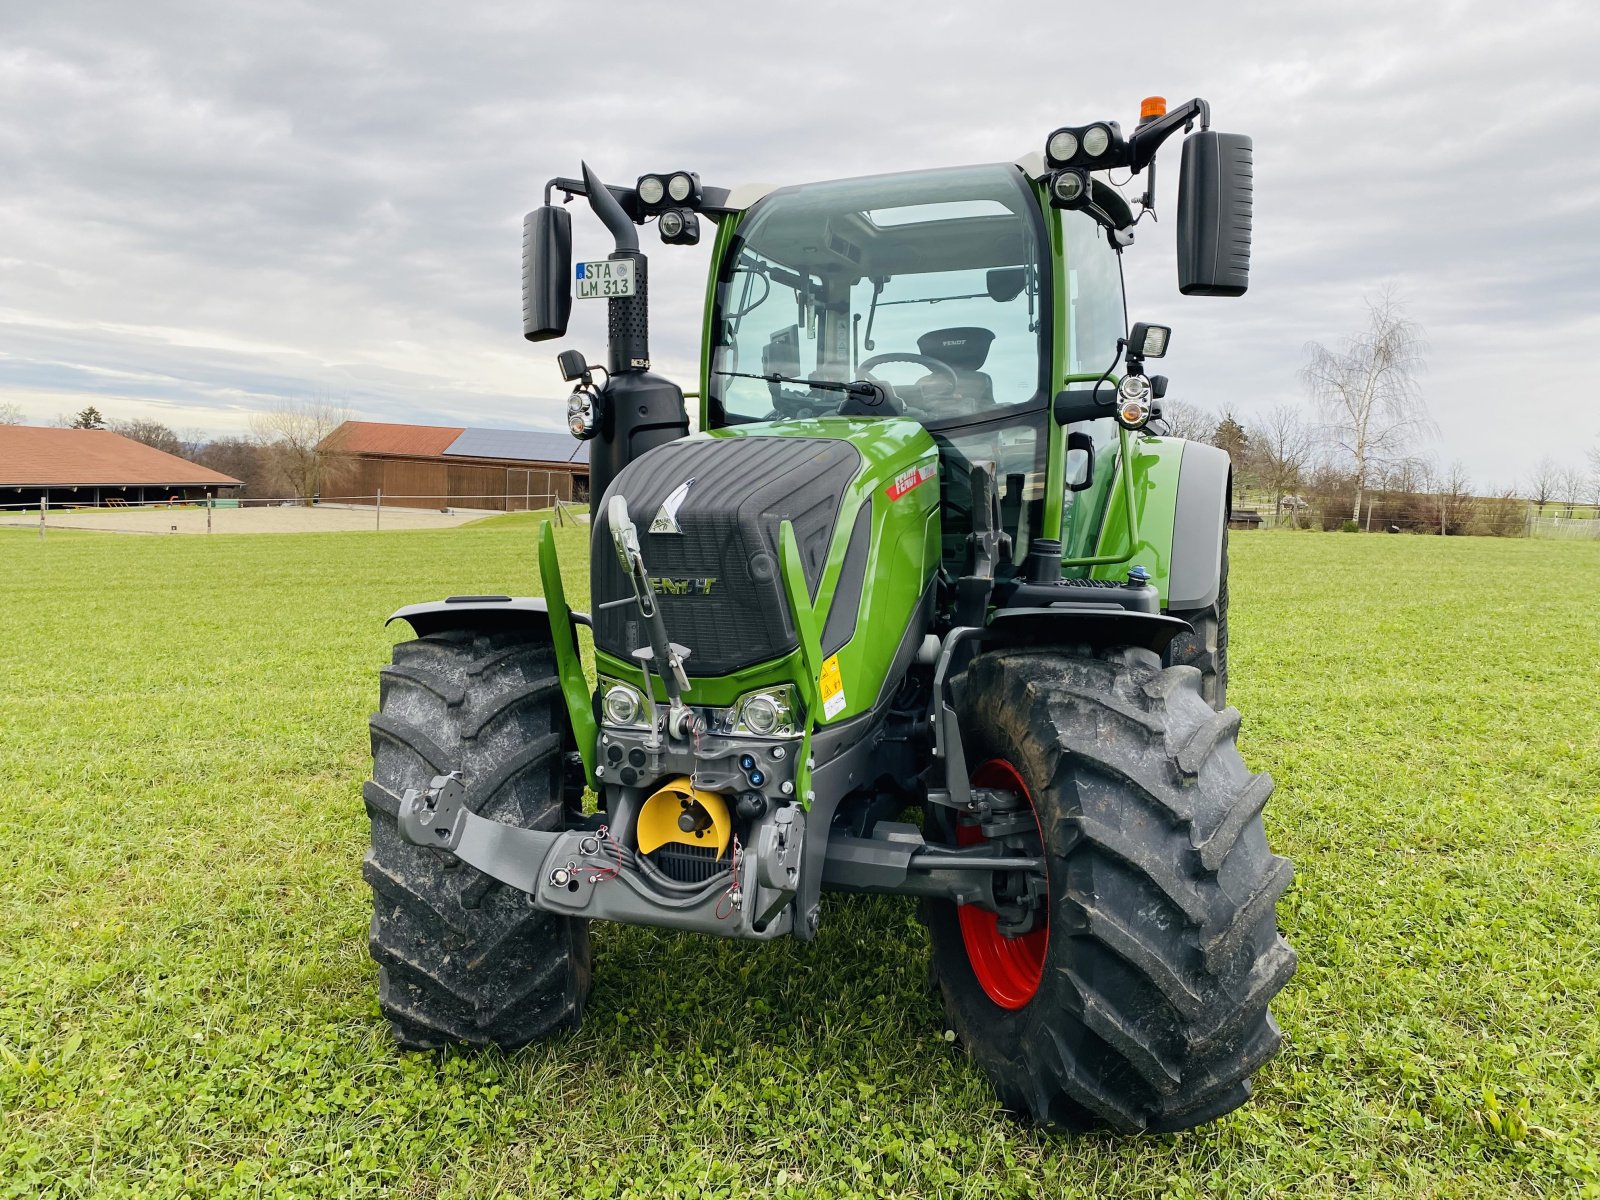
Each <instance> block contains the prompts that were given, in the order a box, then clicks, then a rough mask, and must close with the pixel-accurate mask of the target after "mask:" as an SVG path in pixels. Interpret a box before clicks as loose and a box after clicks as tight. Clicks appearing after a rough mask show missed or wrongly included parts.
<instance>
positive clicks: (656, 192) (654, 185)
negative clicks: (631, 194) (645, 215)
mask: <svg viewBox="0 0 1600 1200" xmlns="http://www.w3.org/2000/svg"><path fill="white" fill-rule="evenodd" d="M638 192H639V202H640V203H641V204H643V205H645V206H646V207H654V206H655V205H657V204H660V203H661V201H662V200H664V199H665V198H666V194H667V189H666V185H665V184H663V183H662V182H661V180H660V178H659V177H657V176H655V175H644V176H641V177H640V179H639V186H638Z"/></svg>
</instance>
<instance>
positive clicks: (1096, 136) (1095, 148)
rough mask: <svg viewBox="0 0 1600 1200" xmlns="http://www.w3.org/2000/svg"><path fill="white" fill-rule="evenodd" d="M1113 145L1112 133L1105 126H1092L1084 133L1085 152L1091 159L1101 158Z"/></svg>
mask: <svg viewBox="0 0 1600 1200" xmlns="http://www.w3.org/2000/svg"><path fill="white" fill-rule="evenodd" d="M1109 145H1111V131H1110V130H1109V129H1107V128H1106V127H1105V126H1104V125H1091V126H1089V128H1087V129H1085V130H1084V131H1083V152H1084V153H1085V154H1087V155H1088V156H1089V157H1090V158H1099V157H1100V156H1101V155H1102V154H1104V153H1105V152H1106V147H1107V146H1109Z"/></svg>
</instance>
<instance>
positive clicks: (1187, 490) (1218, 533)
mask: <svg viewBox="0 0 1600 1200" xmlns="http://www.w3.org/2000/svg"><path fill="white" fill-rule="evenodd" d="M1232 470H1233V463H1232V461H1231V460H1230V459H1229V458H1228V455H1227V452H1226V451H1223V450H1218V449H1217V448H1216V447H1215V446H1203V445H1201V444H1200V443H1198V442H1186V443H1185V444H1184V447H1183V460H1182V462H1180V463H1179V466H1178V510H1177V512H1176V514H1175V515H1174V516H1173V519H1172V571H1171V573H1170V575H1169V576H1168V578H1167V608H1168V609H1169V610H1172V611H1178V610H1187V609H1193V608H1204V607H1205V606H1206V605H1208V604H1211V603H1213V602H1214V601H1215V600H1216V598H1217V589H1218V588H1219V587H1220V586H1221V583H1222V534H1223V531H1224V530H1225V529H1227V527H1228V477H1229V474H1230V473H1231V472H1232Z"/></svg>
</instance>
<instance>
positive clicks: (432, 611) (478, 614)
mask: <svg viewBox="0 0 1600 1200" xmlns="http://www.w3.org/2000/svg"><path fill="white" fill-rule="evenodd" d="M577 615H578V614H574V616H575V617H576V616H577ZM396 621H404V622H406V623H407V624H408V625H410V626H411V628H412V629H413V630H415V631H416V634H417V636H418V637H427V636H428V635H429V634H430V633H438V632H440V631H441V630H445V629H483V630H486V631H498V630H502V629H521V630H526V631H528V632H529V633H537V634H542V635H543V636H545V637H547V638H548V637H549V636H550V606H549V604H548V603H546V601H545V598H544V597H543V596H515V597H513V596H447V597H446V598H445V599H443V600H433V601H430V602H428V603H426V604H408V605H406V606H405V607H404V608H400V609H396V610H395V611H394V612H392V613H390V614H389V618H388V620H386V621H384V624H385V625H392V624H394V622H396Z"/></svg>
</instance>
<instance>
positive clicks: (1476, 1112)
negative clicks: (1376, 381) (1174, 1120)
mask: <svg viewBox="0 0 1600 1200" xmlns="http://www.w3.org/2000/svg"><path fill="white" fill-rule="evenodd" d="M583 537H584V531H580V530H573V529H568V530H565V531H563V532H562V534H561V540H562V543H563V551H564V553H565V554H566V556H567V561H568V563H569V564H571V566H572V568H573V575H572V578H571V580H570V582H569V588H572V589H581V584H582V579H583V573H584V565H583V563H584V556H583V553H582V538H583ZM533 542H534V539H533V531H532V529H531V528H529V527H527V526H525V525H522V524H520V523H519V522H515V521H513V522H511V523H509V524H501V525H491V526H488V527H482V528H476V529H466V530H453V531H447V532H439V533H388V534H314V535H305V536H254V537H224V536H215V537H210V538H119V537H111V536H90V535H85V536H82V537H75V538H68V537H60V538H57V537H56V536H55V535H52V536H51V537H50V539H49V540H47V541H45V542H42V543H41V542H39V541H38V540H37V539H36V538H35V537H34V536H32V535H31V534H28V533H26V532H25V531H0V565H3V572H0V579H3V580H4V583H3V588H4V592H3V595H0V601H3V607H0V612H3V614H4V616H3V626H0V628H3V637H0V780H3V784H0V788H3V791H0V797H3V800H4V803H3V810H4V812H5V814H6V816H7V817H8V818H10V820H11V823H10V825H9V826H7V828H8V829H9V831H10V834H9V836H8V837H7V838H6V843H7V846H6V849H5V850H4V851H3V852H0V860H3V876H0V879H3V882H0V929H3V931H4V932H3V934H0V1195H5V1196H13V1195H15V1196H30V1197H31V1196H52V1195H73V1196H77V1195H97V1196H99V1195H104V1196H121V1195H131V1194H141V1195H142V1194H149V1195H161V1196H176V1195H182V1194H193V1195H240V1196H301V1195H317V1196H323V1195H325V1196H340V1197H343V1196H365V1195H398V1196H416V1197H445V1196H450V1197H474V1198H481V1197H490V1196H497V1195H500V1194H502V1193H503V1194H508V1195H522V1194H531V1195H550V1196H556V1195H560V1196H612V1195H619V1194H623V1195H630V1196H640V1197H646V1196H648V1197H656V1196H680V1195H681V1196H700V1195H736V1196H745V1195H755V1194H759V1195H767V1194H772V1195H789V1196H802V1195H813V1194H819V1195H847V1194H865V1195H905V1196H927V1195H945V1194H949V1195H963V1196H1014V1197H1038V1196H1054V1195H1064V1196H1085V1197H1091V1196H1092V1197H1101V1196H1114V1197H1119V1198H1123V1197H1149V1198H1152V1200H1153V1198H1156V1197H1171V1198H1180V1197H1190V1196H1207V1197H1213V1196H1229V1197H1232V1196H1279V1195H1282V1196H1292V1197H1295V1198H1296V1200H1304V1198H1307V1197H1315V1196H1329V1195H1333V1196H1343V1195H1363V1196H1396V1197H1408V1198H1409V1197H1419V1196H1422V1197H1433V1196H1450V1197H1501V1196H1572V1195H1578V1196H1590V1197H1595V1196H1600V1017H1597V1013H1596V996H1597V993H1600V948H1597V936H1600V934H1597V931H1600V859H1597V847H1600V703H1597V698H1600V671H1597V666H1596V653H1597V648H1600V610H1597V606H1596V602H1595V597H1596V596H1597V595H1600V544H1596V545H1591V544H1586V543H1584V544H1568V543H1550V542H1528V541H1489V540H1483V541H1480V540H1471V539H1448V540H1447V539H1440V538H1421V537H1418V538H1410V537H1396V538H1379V537H1343V536H1339V535H1332V534H1329V535H1310V534H1288V535H1272V534H1253V535H1248V534H1241V535H1237V536H1236V537H1235V538H1234V543H1233V545H1234V556H1233V557H1234V581H1233V603H1234V606H1235V607H1234V612H1233V629H1234V642H1233V651H1234V654H1233V670H1234V672H1235V675H1234V680H1233V684H1232V692H1231V698H1232V699H1233V700H1234V702H1235V703H1237V704H1238V705H1239V707H1240V708H1241V709H1243V711H1244V713H1245V726H1244V748H1245V753H1246V757H1247V758H1248V759H1250V760H1251V762H1252V764H1253V765H1254V766H1256V767H1257V768H1265V769H1269V770H1271V771H1272V773H1273V774H1274V775H1275V776H1276V777H1277V780H1278V785H1279V790H1278V796H1277V798H1276V800H1275V801H1274V802H1273V804H1272V806H1271V807H1269V809H1268V827H1269V831H1270V834H1271V836H1272V838H1273V840H1274V842H1275V845H1276V848H1277V849H1278V850H1280V851H1281V852H1283V853H1286V854H1288V855H1290V856H1292V857H1293V858H1294V860H1295V861H1296V863H1297V865H1298V868H1299V877H1298V882H1297V883H1296V885H1295V887H1294V889H1293V890H1292V891H1291V892H1290V893H1289V895H1288V896H1287V897H1286V899H1285V902H1284V905H1283V908H1282V918H1283V922H1284V925H1285V926H1286V929H1287V933H1288V936H1289V937H1290V939H1291V940H1292V941H1293V942H1294V943H1295V945H1296V946H1297V947H1298V949H1299V951H1300V954H1301V967H1300V973H1299V975H1298V976H1297V977H1296V978H1295V980H1294V981H1293V982H1292V983H1291V984H1290V985H1289V987H1288V989H1287V990H1286V991H1285V993H1284V994H1283V996H1282V997H1281V998H1280V999H1279V1001H1278V1003H1277V1005H1276V1012H1277V1016H1278V1020H1279V1022H1280V1023H1281V1024H1282V1026H1283V1028H1284V1030H1285V1032H1286V1034H1287V1043H1286V1047H1285V1050H1284V1053H1283V1054H1282V1055H1281V1056H1280V1057H1279V1058H1278V1059H1277V1060H1276V1061H1275V1062H1273V1063H1272V1064H1271V1065H1270V1066H1269V1067H1268V1068H1267V1069H1266V1070H1265V1072H1264V1073H1263V1074H1262V1076H1261V1077H1260V1079H1259V1082H1258V1089H1257V1098H1256V1100H1255V1101H1254V1102H1253V1103H1252V1104H1250V1105H1248V1106H1246V1107H1245V1108H1244V1109H1241V1110H1240V1111H1238V1112H1236V1113H1234V1114H1233V1115H1231V1116H1229V1117H1227V1118H1226V1119H1224V1120H1223V1121H1221V1122H1219V1123H1217V1124H1215V1125H1213V1126H1211V1127H1208V1128H1206V1129H1203V1130H1201V1131H1199V1132H1195V1133H1190V1134H1186V1135H1182V1136H1172V1137H1152V1138H1144V1139H1135V1140H1125V1139H1115V1138H1110V1137H1098V1136H1097V1137H1088V1138H1080V1139H1075V1140H1074V1139H1060V1138H1052V1137H1046V1136H1041V1135H1038V1134H1036V1133H1034V1132H1032V1131H1030V1130H1029V1129H1026V1128H1023V1127H1020V1126H1018V1125H1016V1124H1014V1123H1012V1122H1011V1121H1009V1120H1007V1119H1006V1118H1004V1117H1002V1116H1001V1115H1000V1114H999V1113H998V1112H997V1111H996V1110H995V1107H994V1103H993V1101H992V1098H991V1095H990V1092H989V1089H988V1087H987V1085H986V1084H985V1082H984V1080H983V1079H982V1078H981V1077H980V1076H979V1075H978V1073H977V1072H976V1071H975V1070H974V1069H973V1068H972V1067H970V1066H969V1065H968V1064H967V1063H966V1061H965V1060H964V1059H963V1058H962V1057H961V1055H960V1052H959V1050H958V1049H957V1048H956V1047H953V1046H951V1045H950V1044H948V1043H947V1042H946V1041H945V1040H944V1037H943V1026H942V1024H941V1022H940V1019H939V1012H938V1008H937V1004H936V1001H935V999H934V998H933V997H932V996H931V995H930V994H929V992H928V991H927V989H926V973H927V954H926V949H925V944H924V939H923V936H922V933H921V931H920V927H919V926H918V925H917V924H916V923H915V921H914V919H913V910H912V908H911V906H910V904H909V903H906V902H899V901H895V900H888V899H868V898H849V899H844V898H831V899H830V901H829V903H828V904H827V906H826V909H825V915H824V925H823V933H822V936H821V937H820V938H819V939H818V941H817V942H815V943H814V944H811V945H802V944H800V943H797V942H785V943H782V944H775V945H770V946H748V945H741V944H737V943H729V942H722V941H716V940H712V939H700V938H693V937H688V936H682V935H673V934H667V933H658V932H655V931H652V930H646V929H627V928H617V927H602V928H597V929H596V930H595V954H596V976H595V989H594V993H593V997H592V1000H591V1004H590V1008H589V1014H588V1023H587V1026H586V1027H585V1029H584V1030H583V1031H582V1032H581V1033H579V1034H576V1035H570V1036H566V1037H563V1038H561V1039H559V1040H557V1041H555V1042H552V1043H550V1044H546V1045H542V1046H538V1047H535V1048H531V1049H527V1050H524V1051H521V1052H519V1053H516V1054H513V1055H511V1056H509V1057H508V1056H503V1055H500V1054H498V1053H488V1054H477V1055H469V1056H455V1057H449V1058H446V1059H444V1060H443V1061H440V1060H439V1059H436V1058H433V1057H428V1056H410V1057H407V1056H401V1055H398V1054H396V1053H395V1052H394V1050H393V1049H392V1048H391V1047H390V1045H389V1043H388V1040H387V1034H386V1032H385V1030H384V1027H383V1025H382V1022H381V1021H380V1020H379V1018H378V1014H377V1007H376V1003H375V999H374V987H375V969H374V967H373V966H372V964H371V962H370V961H369V960H368V958H367V953H366V945H365V941H366V925H367V914H368V898H367V892H366V888H365V885H364V884H363V883H362V881H361V877H360V859H361V854H362V850H363V845H364V842H365V840H366V818H365V816H364V814H363V811H362V806H361V801H360V781H361V779H362V777H363V775H364V773H365V771H366V754H367V742H366V730H365V721H366V717H367V714H368V713H369V711H370V710H371V709H372V707H373V706H374V704H375V702H376V695H377V689H376V676H375V671H376V669H377V668H378V666H379V665H380V664H381V663H383V662H384V661H386V659H387V656H388V647H389V644H390V642H391V641H392V640H394V639H395V638H396V637H398V636H400V635H399V633H398V632H397V631H395V630H388V631H386V630H385V629H384V627H383V625H382V619H383V617H384V615H386V614H387V613H388V612H389V611H390V610H391V609H393V608H395V607H397V606H399V605H400V604H402V603H405V602H408V601H411V600H415V599H422V598H431V597H435V596H439V595H443V594H447V593H449V592H496V591H512V592H526V591H529V590H532V589H534V587H535V582H534V580H535V571H534V566H533V563H534V544H533ZM578 594H581V590H579V593H578Z"/></svg>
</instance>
